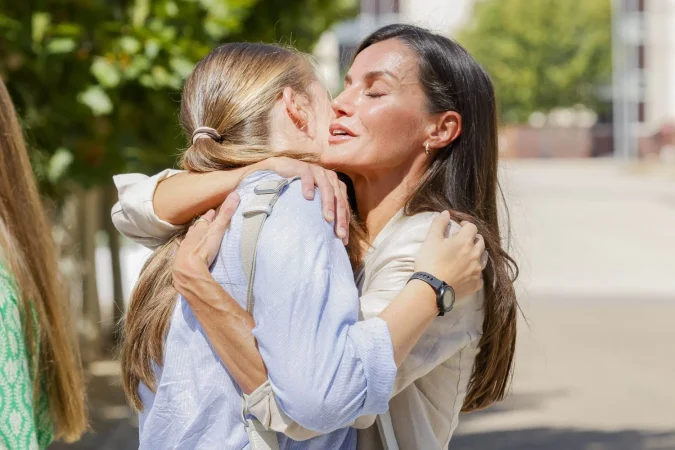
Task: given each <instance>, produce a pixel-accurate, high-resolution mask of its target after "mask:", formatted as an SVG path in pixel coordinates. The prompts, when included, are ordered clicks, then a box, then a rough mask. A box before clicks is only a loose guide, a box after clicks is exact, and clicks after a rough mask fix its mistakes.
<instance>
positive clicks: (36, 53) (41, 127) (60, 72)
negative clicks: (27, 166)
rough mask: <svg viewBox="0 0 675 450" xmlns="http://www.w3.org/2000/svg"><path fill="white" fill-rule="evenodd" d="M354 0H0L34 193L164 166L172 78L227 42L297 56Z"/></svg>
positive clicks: (6, 61) (175, 83) (174, 90)
mask: <svg viewBox="0 0 675 450" xmlns="http://www.w3.org/2000/svg"><path fill="white" fill-rule="evenodd" d="M354 3H355V2H354V1H353V0H116V1H111V0H38V1H30V2H21V1H15V0H0V76H1V77H2V79H3V80H5V82H6V84H7V85H8V89H9V91H10V93H11V94H12V97H13V99H14V102H15V104H16V106H17V109H18V111H19V114H20V115H21V117H22V119H23V122H24V126H25V129H26V130H27V138H28V142H29V146H30V148H31V150H32V151H33V155H32V156H33V160H34V164H35V169H36V172H37V174H38V177H39V179H40V181H41V184H42V186H41V187H42V188H43V191H44V192H45V193H46V194H49V195H51V196H55V197H57V198H58V197H61V196H62V195H63V194H65V193H66V192H67V191H68V190H69V189H70V188H71V187H72V186H73V183H68V182H65V181H74V182H75V183H76V184H79V185H83V186H92V185H96V184H100V183H110V176H111V175H112V174H115V173H120V172H127V171H142V172H151V171H154V170H156V169H157V168H160V167H166V166H171V165H172V164H173V163H174V161H175V156H176V154H177V153H178V149H179V148H181V147H182V146H183V145H184V140H183V139H182V137H181V134H180V129H179V127H178V120H177V111H178V103H179V99H180V95H179V90H180V87H181V83H182V80H183V79H184V77H185V76H186V75H187V74H188V73H189V72H190V71H191V70H192V68H193V66H194V64H195V63H196V62H197V61H198V60H200V59H201V58H202V57H203V56H205V55H206V53H208V52H209V50H210V49H212V48H213V47H215V46H217V45H218V44H220V43H222V42H226V41H240V40H248V41H266V42H284V43H288V44H292V45H295V46H297V47H298V48H300V49H301V50H305V51H308V50H310V49H311V47H312V45H313V43H314V42H315V41H316V39H317V38H318V36H319V35H320V34H321V33H322V32H323V31H324V30H326V29H327V28H328V27H329V26H330V24H331V23H332V22H333V21H335V20H340V19H344V18H346V17H349V16H350V15H351V14H353V13H355V12H356V10H355V4H354Z"/></svg>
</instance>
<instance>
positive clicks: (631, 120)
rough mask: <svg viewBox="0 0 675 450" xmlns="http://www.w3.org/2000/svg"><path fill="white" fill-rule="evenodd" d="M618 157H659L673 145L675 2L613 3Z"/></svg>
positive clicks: (631, 0)
mask: <svg viewBox="0 0 675 450" xmlns="http://www.w3.org/2000/svg"><path fill="white" fill-rule="evenodd" d="M613 6H614V18H613V22H614V30H613V39H614V49H613V56H614V58H613V59H614V62H613V64H614V127H615V128H614V130H615V131H614V135H615V137H616V146H615V149H616V153H617V156H620V157H626V158H635V157H638V156H651V155H655V156H661V155H662V153H663V152H666V151H669V150H668V149H669V147H670V148H671V150H670V151H673V150H672V147H673V145H674V144H675V133H673V130H672V129H673V125H674V124H675V85H674V82H675V0H614V4H613Z"/></svg>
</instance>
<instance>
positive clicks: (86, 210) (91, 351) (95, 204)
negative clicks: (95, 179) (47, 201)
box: [78, 188, 102, 361]
mask: <svg viewBox="0 0 675 450" xmlns="http://www.w3.org/2000/svg"><path fill="white" fill-rule="evenodd" d="M78 197H79V202H78V203H79V234H80V252H81V256H82V259H81V267H80V270H81V273H82V334H83V338H84V348H83V349H82V350H83V356H84V357H85V358H87V360H89V361H92V360H94V359H96V358H98V357H99V356H100V355H101V350H102V347H101V325H102V324H101V307H100V303H99V298H98V290H97V285H96V232H97V231H98V230H99V229H100V214H99V211H100V197H101V195H100V190H99V189H96V188H95V189H90V190H88V191H80V192H79V193H78Z"/></svg>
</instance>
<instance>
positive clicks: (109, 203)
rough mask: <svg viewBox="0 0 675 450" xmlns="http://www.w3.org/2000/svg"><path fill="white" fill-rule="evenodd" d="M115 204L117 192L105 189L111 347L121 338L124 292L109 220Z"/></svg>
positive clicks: (117, 248) (115, 234) (117, 240)
mask: <svg viewBox="0 0 675 450" xmlns="http://www.w3.org/2000/svg"><path fill="white" fill-rule="evenodd" d="M115 202H117V190H116V189H115V188H114V187H113V186H110V187H106V189H105V201H104V202H103V203H102V206H103V211H102V214H101V216H102V221H103V229H104V230H105V232H106V234H107V235H108V245H109V247H110V260H111V261H110V262H111V264H112V277H113V324H112V328H111V336H110V342H111V344H113V346H117V345H118V344H119V343H120V340H121V337H122V333H121V332H122V327H121V321H122V317H124V310H125V305H124V292H123V290H122V264H121V261H120V250H121V247H120V233H119V232H118V231H117V229H116V228H115V226H114V225H113V223H112V220H111V219H110V210H111V209H112V207H113V205H114V204H115Z"/></svg>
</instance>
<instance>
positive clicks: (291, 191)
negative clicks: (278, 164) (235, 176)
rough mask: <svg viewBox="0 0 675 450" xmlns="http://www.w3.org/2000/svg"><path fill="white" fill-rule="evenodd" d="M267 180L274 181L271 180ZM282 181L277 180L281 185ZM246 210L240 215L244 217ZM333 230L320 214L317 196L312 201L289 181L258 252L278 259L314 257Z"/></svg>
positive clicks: (280, 179) (297, 185)
mask: <svg viewBox="0 0 675 450" xmlns="http://www.w3.org/2000/svg"><path fill="white" fill-rule="evenodd" d="M268 180H275V179H274V178H271V179H268ZM282 180H283V178H280V177H279V178H276V181H282ZM246 210H247V209H246V208H244V210H243V214H246ZM332 234H333V233H332V228H331V225H330V223H328V222H327V221H326V220H325V219H324V217H323V214H322V211H321V198H320V196H319V194H318V192H317V193H316V194H315V196H314V199H313V200H307V199H306V198H305V197H304V196H303V194H302V186H301V183H300V181H289V182H288V183H287V184H286V185H285V186H284V187H283V188H282V190H281V192H280V194H279V197H278V198H277V200H276V202H275V203H274V205H273V207H272V209H271V213H270V215H269V217H268V218H267V220H266V222H265V225H264V227H263V229H262V232H261V235H260V244H261V245H262V247H260V248H259V249H260V250H263V248H264V250H263V251H264V252H266V253H270V252H271V253H273V254H275V255H276V256H281V255H280V253H283V254H284V255H286V257H288V255H289V254H297V255H304V257H305V258H312V257H315V256H317V253H319V252H322V251H323V249H325V248H326V244H328V243H330V242H331V237H332Z"/></svg>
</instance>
